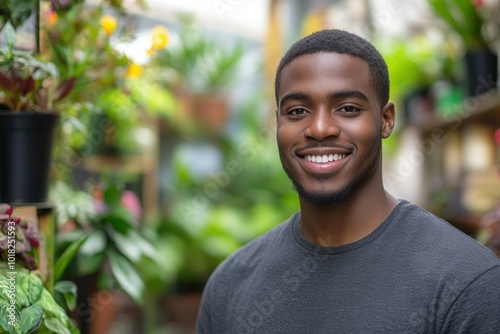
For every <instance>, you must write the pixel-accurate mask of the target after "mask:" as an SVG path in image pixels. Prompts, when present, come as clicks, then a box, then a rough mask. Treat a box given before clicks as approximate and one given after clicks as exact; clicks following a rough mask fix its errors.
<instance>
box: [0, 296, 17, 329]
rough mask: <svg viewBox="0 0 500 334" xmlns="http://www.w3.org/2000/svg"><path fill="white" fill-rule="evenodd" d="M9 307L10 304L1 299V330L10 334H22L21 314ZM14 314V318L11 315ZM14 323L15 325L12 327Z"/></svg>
mask: <svg viewBox="0 0 500 334" xmlns="http://www.w3.org/2000/svg"><path fill="white" fill-rule="evenodd" d="M9 305H10V304H9V302H5V301H3V300H1V299H0V328H3V330H4V331H7V333H9V334H18V333H22V332H21V325H20V324H19V312H18V311H17V309H14V311H11V310H10V308H9ZM12 312H14V315H13V316H12V315H11V313H12ZM13 322H14V325H12V324H13ZM2 333H4V332H2Z"/></svg>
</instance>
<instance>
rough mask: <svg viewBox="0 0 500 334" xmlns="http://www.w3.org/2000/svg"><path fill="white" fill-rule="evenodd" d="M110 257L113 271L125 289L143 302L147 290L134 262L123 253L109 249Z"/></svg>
mask: <svg viewBox="0 0 500 334" xmlns="http://www.w3.org/2000/svg"><path fill="white" fill-rule="evenodd" d="M108 259H109V264H110V266H111V272H112V273H113V276H114V277H115V278H116V280H117V281H118V284H119V285H120V287H121V288H122V289H123V291H124V292H125V293H127V294H128V295H129V296H130V297H132V299H134V300H135V301H136V302H137V303H140V302H142V300H143V298H144V290H145V286H144V282H143V281H142V279H141V277H140V276H139V275H138V274H137V271H136V270H135V269H134V267H133V266H132V264H131V263H130V262H129V261H128V260H127V259H126V258H124V257H123V256H122V255H120V254H118V253H116V252H114V251H109V253H108Z"/></svg>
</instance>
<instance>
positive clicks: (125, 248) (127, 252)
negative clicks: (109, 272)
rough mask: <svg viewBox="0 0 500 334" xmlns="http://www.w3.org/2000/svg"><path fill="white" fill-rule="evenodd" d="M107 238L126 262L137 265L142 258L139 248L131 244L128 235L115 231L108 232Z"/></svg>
mask: <svg viewBox="0 0 500 334" xmlns="http://www.w3.org/2000/svg"><path fill="white" fill-rule="evenodd" d="M129 234H130V233H129ZM109 236H110V238H111V239H112V240H113V241H114V243H115V245H116V248H117V249H118V250H119V251H120V253H121V254H122V255H123V256H125V257H126V258H127V259H128V260H130V261H132V262H134V263H137V262H138V261H139V260H140V259H141V256H142V251H141V248H140V247H139V245H138V244H136V243H134V242H132V240H131V238H130V237H129V235H125V234H122V233H117V232H115V231H110V233H109Z"/></svg>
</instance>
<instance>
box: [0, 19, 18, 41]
mask: <svg viewBox="0 0 500 334" xmlns="http://www.w3.org/2000/svg"><path fill="white" fill-rule="evenodd" d="M2 32H3V35H4V37H5V41H6V42H7V45H8V46H9V47H14V45H15V44H16V30H15V29H14V27H13V26H12V23H10V22H7V23H6V24H5V26H4V27H3V29H2Z"/></svg>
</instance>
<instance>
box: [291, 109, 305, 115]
mask: <svg viewBox="0 0 500 334" xmlns="http://www.w3.org/2000/svg"><path fill="white" fill-rule="evenodd" d="M305 113H306V110H305V109H302V108H296V109H292V110H290V111H289V112H288V115H295V116H298V115H304V114H305Z"/></svg>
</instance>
